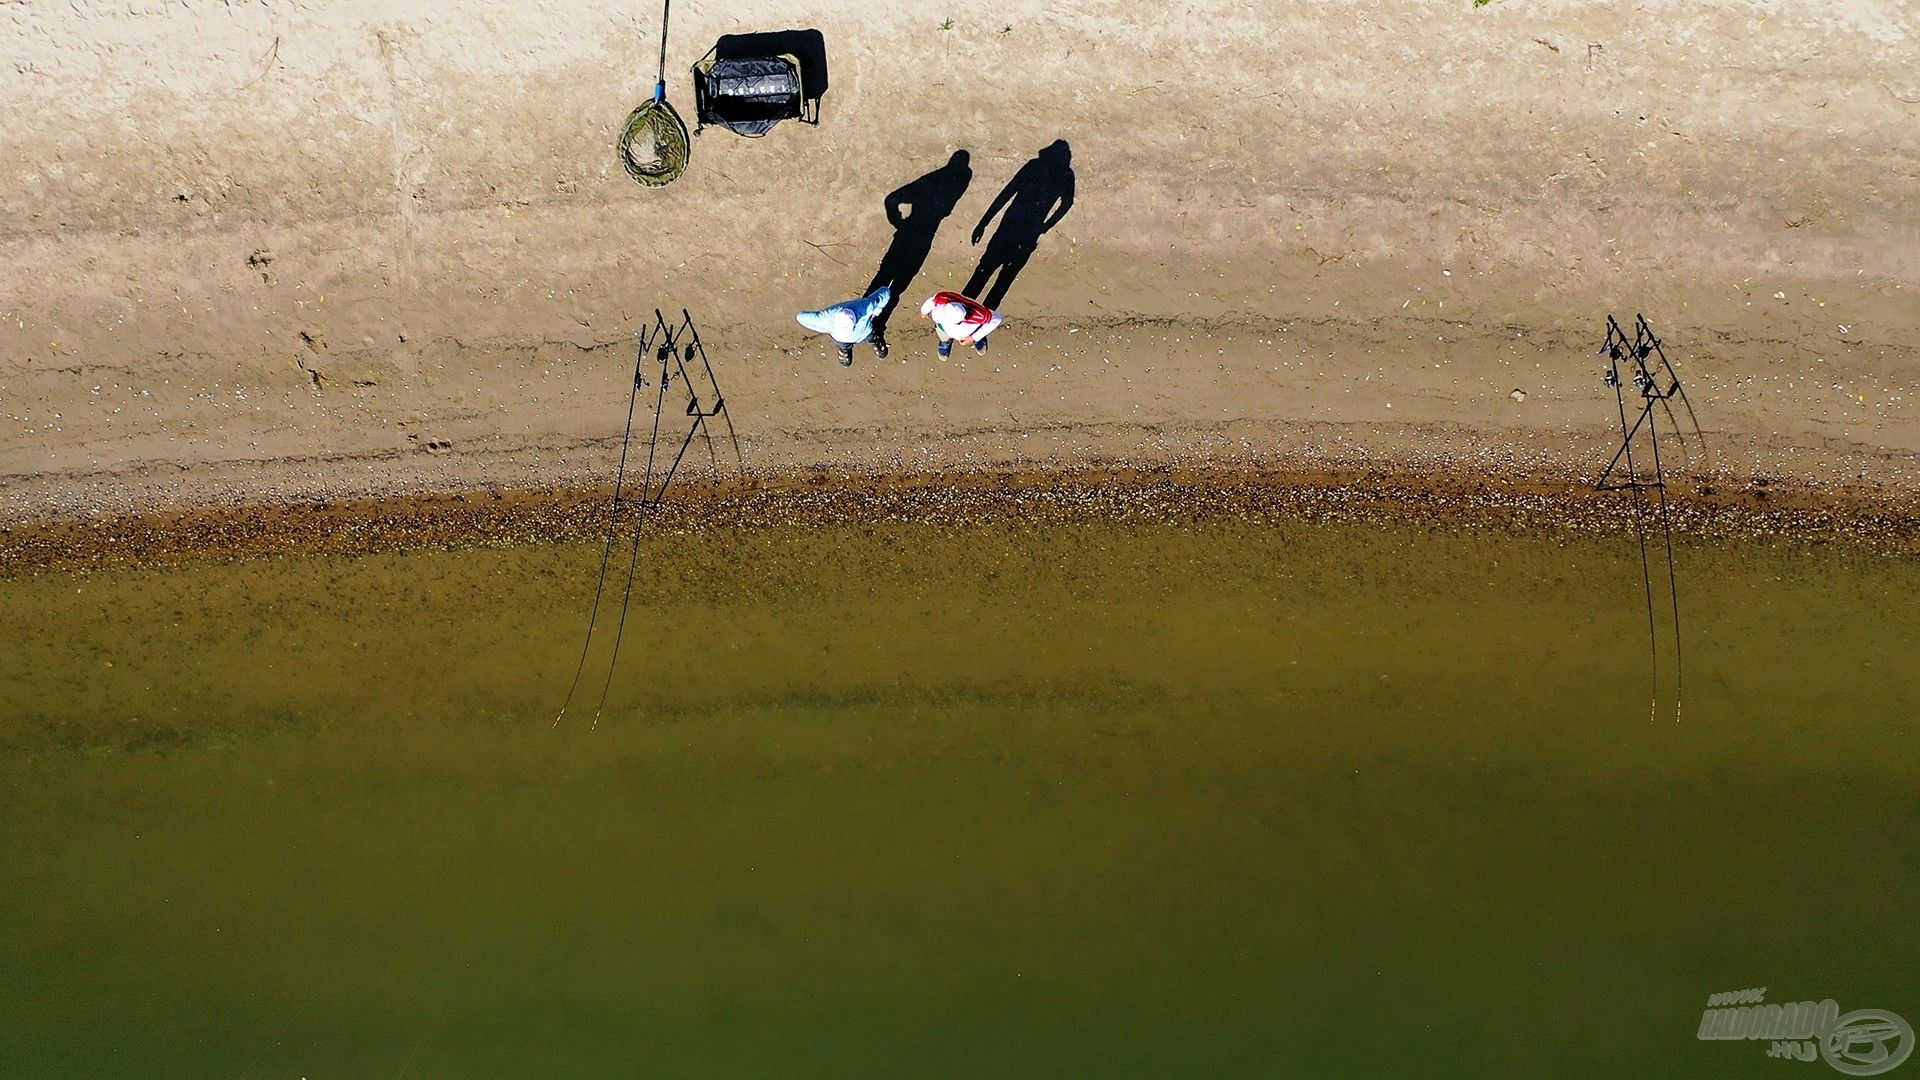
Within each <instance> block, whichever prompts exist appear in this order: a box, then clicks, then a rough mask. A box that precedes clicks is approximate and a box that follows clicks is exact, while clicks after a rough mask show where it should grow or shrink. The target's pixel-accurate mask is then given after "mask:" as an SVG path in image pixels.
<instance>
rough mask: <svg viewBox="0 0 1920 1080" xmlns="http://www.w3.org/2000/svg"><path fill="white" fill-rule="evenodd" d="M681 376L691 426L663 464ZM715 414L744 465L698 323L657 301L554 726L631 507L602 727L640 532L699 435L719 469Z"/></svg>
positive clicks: (589, 637) (583, 658) (596, 719)
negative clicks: (636, 445) (647, 416)
mask: <svg viewBox="0 0 1920 1080" xmlns="http://www.w3.org/2000/svg"><path fill="white" fill-rule="evenodd" d="M649 355H651V356H652V358H653V360H654V362H655V363H656V364H657V365H658V368H659V370H658V372H657V373H656V374H655V377H654V385H655V386H656V387H658V391H657V393H656V394H655V400H654V405H653V429H652V431H651V432H650V433H649V434H648V436H647V464H646V472H645V474H644V476H643V478H642V479H641V481H640V495H639V497H638V498H635V497H633V496H630V495H628V494H626V491H627V487H626V482H627V463H628V461H629V460H631V457H632V454H631V450H632V447H633V421H634V416H635V415H636V414H637V413H638V411H639V403H640V391H641V390H642V389H644V388H645V387H646V385H647V374H646V373H647V359H648V357H649ZM696 362H697V363H696ZM689 365H693V366H691V367H690V366H689ZM676 381H677V382H678V383H679V384H680V388H681V392H683V393H684V394H685V395H686V399H687V404H686V408H685V409H684V410H683V415H684V416H685V417H686V418H687V428H686V432H685V433H684V434H683V435H682V436H681V438H680V445H679V448H678V449H676V450H675V451H674V454H673V460H672V462H670V463H667V464H665V465H664V467H662V466H661V463H660V457H661V454H660V425H661V422H662V419H663V418H664V417H665V416H666V406H667V391H668V389H669V388H671V387H672V386H673V384H674V383H675V382H676ZM716 417H718V418H719V419H720V420H722V421H724V422H725V423H726V427H727V438H728V440H729V441H731V442H732V443H733V454H734V459H735V461H736V462H737V463H738V465H739V466H740V467H741V468H743V469H744V468H745V465H746V461H745V459H744V458H742V457H741V455H740V437H739V435H738V434H736V433H735V431H734V428H733V417H732V416H730V415H729V414H728V413H727V399H726V397H725V395H723V394H722V393H721V392H720V382H719V379H718V378H717V377H716V376H715V375H714V372H713V362H712V361H711V360H710V359H709V358H708V356H707V349H706V345H705V344H704V343H703V342H702V341H701V340H700V331H699V329H698V328H696V327H695V326H694V324H693V316H692V315H691V314H689V313H688V312H687V310H686V309H685V308H681V309H680V321H679V322H677V323H674V324H672V325H669V324H668V323H667V318H666V316H665V315H664V314H662V313H661V311H660V309H659V308H655V309H654V311H653V325H651V326H649V327H647V329H645V330H644V331H642V332H641V334H640V344H639V347H638V348H637V349H636V350H635V351H634V357H633V385H632V387H631V388H630V389H629V390H628V393H627V424H626V428H625V430H624V431H623V432H622V433H621V436H620V464H619V465H618V467H617V468H616V469H615V471H614V475H613V497H612V499H610V500H609V501H608V504H607V537H606V542H605V543H604V544H603V545H602V547H601V551H600V571H599V574H598V576H597V577H596V579H595V581H594V585H593V606H592V607H591V608H590V609H589V611H588V613H587V632H586V638H585V640H584V641H582V642H581V644H580V662H579V663H578V664H577V665H576V666H575V667H574V671H573V681H572V682H570V683H569V684H568V685H567V696H566V698H565V699H564V700H563V701H562V702H561V703H560V712H559V714H558V715H556V716H555V717H554V718H553V723H554V726H556V727H558V726H559V724H560V721H561V720H563V719H565V718H566V715H567V709H568V708H569V707H570V706H571V705H572V704H573V695H574V694H575V693H576V692H577V691H578V690H579V689H580V679H581V676H582V675H583V674H584V673H585V672H586V670H587V656H588V654H589V653H590V652H591V651H592V649H593V636H594V631H595V629H596V628H597V627H598V625H599V621H600V603H601V600H602V598H603V597H604V596H605V594H606V587H607V570H608V567H609V566H610V565H611V563H612V561H613V549H614V546H615V544H616V542H617V540H618V537H619V532H620V512H621V510H622V509H623V508H626V507H631V508H632V509H633V546H632V551H631V553H630V554H629V555H628V557H627V580H626V584H625V586H624V587H623V588H622V589H621V593H620V619H619V621H618V622H617V623H616V624H615V625H614V634H613V652H612V654H611V655H610V656H608V658H607V678H606V681H605V682H603V683H602V684H601V686H600V702H599V704H598V705H596V706H595V707H594V710H593V725H594V726H595V727H598V726H599V724H600V714H601V713H602V712H603V711H605V709H606V707H607V692H608V691H609V690H610V689H611V688H612V686H613V673H614V670H615V668H616V667H617V666H618V664H619V662H620V645H621V642H622V640H623V639H624V638H625V637H626V630H627V612H628V610H629V608H630V607H631V606H632V603H633V579H634V576H635V574H636V572H637V571H638V570H639V566H640V538H641V536H642V535H643V533H644V532H645V530H646V524H647V518H648V515H649V514H650V513H651V512H652V511H653V509H654V508H655V507H657V506H659V505H660V502H661V500H662V499H664V498H665V497H666V494H667V489H668V488H669V487H670V486H672V484H673V478H674V477H675V476H676V475H678V474H679V472H680V466H681V464H682V463H683V462H685V461H686V458H687V451H688V449H689V448H691V447H692V446H693V440H694V437H695V436H699V437H700V438H701V439H702V440H703V441H704V442H705V443H706V447H707V456H708V459H709V461H710V462H711V464H712V466H713V470H714V473H715V475H718V474H719V471H720V457H719V453H718V452H717V451H716V450H715V449H714V446H713V433H712V432H711V431H710V430H709V428H710V426H711V425H710V423H709V421H711V420H713V419H714V418H716ZM669 439H671V433H669Z"/></svg>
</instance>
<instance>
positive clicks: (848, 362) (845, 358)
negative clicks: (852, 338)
mask: <svg viewBox="0 0 1920 1080" xmlns="http://www.w3.org/2000/svg"><path fill="white" fill-rule="evenodd" d="M840 366H841V367H852V366H853V346H851V345H842V346H840Z"/></svg>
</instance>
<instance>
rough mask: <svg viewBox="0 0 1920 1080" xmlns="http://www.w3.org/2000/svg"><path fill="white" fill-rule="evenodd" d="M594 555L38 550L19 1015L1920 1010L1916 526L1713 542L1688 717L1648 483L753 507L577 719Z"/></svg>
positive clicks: (18, 688) (815, 1065)
mask: <svg viewBox="0 0 1920 1080" xmlns="http://www.w3.org/2000/svg"><path fill="white" fill-rule="evenodd" d="M597 555H598V550H597V547H593V546H587V545H577V546H566V547H526V548H516V549H491V550H475V551H463V552H454V553H448V552H429V553H420V554H413V555H405V556H380V557H364V558H357V559H344V560H332V561H320V560H310V561H297V560H281V561H264V562H252V563H244V564H238V565H208V566H197V567H189V568H181V569H172V570H164V571H141V572H131V571H127V572H113V573H97V574H92V575H84V576H51V577H40V578H33V579H25V580H16V581H11V582H0V618H4V619H5V621H6V624H7V625H8V626H9V627H11V628H12V629H11V631H10V633H11V635H12V638H11V643H10V644H9V645H8V646H7V647H6V649H5V651H4V652H0V809H3V810H4V826H0V830H3V831H0V1015H4V1016H5V1017H7V1023H6V1025H5V1026H4V1028H0V1057H3V1058H4V1060H5V1061H6V1062H8V1063H9V1064H8V1065H7V1066H6V1067H5V1068H4V1069H0V1071H4V1072H5V1073H6V1074H7V1075H21V1076H75V1077H82V1076H84V1077H106V1076H140V1077H154V1076H235V1077H238V1076H252V1077H270V1076H308V1077H312V1078H314V1080H321V1078H324V1077H363V1076H412V1077H425V1076H459V1077H483V1076H501V1077H519V1076H536V1075H537V1076H580V1077H597V1076H608V1075H706V1076H737V1075H792V1076H800V1075H833V1076H861V1075H866V1076H886V1077H894V1076H905V1075H931V1076H969V1077H971V1076H990V1075H1060V1074H1081V1075H1098V1076H1167V1075H1193V1076H1222V1075H1284V1074H1299V1075H1312V1076H1331V1075H1349V1076H1363V1075H1378V1076H1408V1075H1427V1076H1442V1075H1456V1076H1475V1077H1481V1076H1527V1077H1537V1076H1545V1075H1560V1076H1565V1075H1592V1076H1628V1075H1633V1076H1647V1075H1676V1076H1679V1075H1686V1076H1698V1075H1714V1076H1722V1075H1724V1076H1739V1075H1756V1076H1758V1075H1766V1076H1774V1075H1777V1074H1779V1073H1781V1072H1782V1071H1793V1072H1794V1073H1795V1075H1800V1074H1806V1075H1809V1076H1812V1075H1819V1074H1824V1073H1825V1072H1826V1071H1827V1070H1826V1066H1824V1065H1820V1064H1814V1065H1802V1064H1798V1063H1795V1064H1791V1065H1789V1064H1786V1063H1782V1062H1778V1061H1772V1060H1769V1059H1767V1058H1766V1057H1765V1056H1764V1048H1763V1044H1744V1043H1743V1044H1737V1045H1736V1044H1728V1043H1703V1042H1700V1041H1699V1040H1697V1039H1696V1038H1695V1029H1696V1027H1697V1026H1698V1023H1699V1018H1700V1011H1701V1008H1702V1006H1703V1005H1704V1003H1705V999H1706V997H1707V995H1709V994H1711V993H1715V992H1719V991H1726V990H1737V989H1742V988H1745V987H1750V986H1766V987H1769V988H1770V991H1769V993H1770V996H1769V999H1768V1000H1778V1001H1786V1000H1799V999H1803V998H1813V999H1819V998H1823V997H1834V998H1836V999H1837V1000H1838V1001H1839V1003H1840V1005H1841V1008H1842V1009H1843V1010H1847V1009H1854V1008H1863V1007H1876V1008H1884V1009H1891V1010H1893V1011H1895V1012H1898V1013H1901V1014H1902V1015H1905V1016H1906V1017H1908V1018H1909V1019H1910V1020H1916V1021H1920V976H1916V975H1915V973H1914V972H1915V967H1914V960H1915V957H1920V929H1916V926H1915V922H1914V918H1913V915H1914V913H1915V912H1916V911H1920V831H1917V830H1916V822H1917V821H1920V798H1917V797H1916V792H1920V764H1916V757H1915V754H1914V748H1915V744H1914V716H1915V714H1916V711H1920V710H1917V709H1916V705H1917V704H1920V667H1917V666H1916V663H1915V656H1916V655H1920V651H1917V650H1916V645H1917V644H1920V606H1917V605H1915V604H1914V603H1913V597H1914V596H1915V595H1916V587H1917V586H1920V567H1916V566H1915V564H1913V563H1912V562H1911V561H1898V560H1889V559H1878V558H1873V557H1868V556H1863V555H1859V554H1855V553H1849V552H1846V551H1841V550H1831V549H1830V550H1819V549H1798V548H1789V547H1784V546H1763V545H1744V546H1709V545H1704V544H1698V543H1694V544H1686V545H1684V546H1683V548H1682V551H1681V554H1680V569H1681V577H1682V588H1683V598H1684V600H1685V604H1686V607H1685V611H1686V615H1687V627H1686V635H1687V636H1686V640H1685V647H1686V662H1687V684H1686V693H1685V706H1684V711H1683V713H1682V718H1681V720H1680V721H1679V722H1677V723H1676V722H1675V720H1674V717H1673V715H1672V711H1671V703H1670V701H1663V703H1662V705H1661V711H1660V713H1659V715H1657V716H1654V717H1652V718H1650V717H1649V697H1650V694H1649V686H1648V680H1647V665H1648V650H1647V641H1646V625H1645V612H1644V609H1643V608H1642V607H1641V603H1642V601H1641V596H1640V579H1639V561H1638V556H1637V553H1636V552H1635V550H1634V549H1633V548H1632V547H1631V546H1630V545H1629V544H1628V543H1627V542H1626V541H1622V540H1620V539H1617V538H1597V539H1596V538H1569V537H1552V536H1544V535H1514V534H1509V533H1505V532H1501V531H1494V530H1462V531H1458V532H1432V531H1427V530H1424V529H1411V528H1408V529H1382V528H1379V527H1361V526H1331V525H1307V524H1302V523H1295V522H1279V523H1271V522H1269V523H1249V522H1233V521H1200V522H1194V523H1185V524H1178V525H1176V524H1169V523H1153V522H1135V523H1128V522H1118V523H1115V522H1108V523H1102V524H1089V525H1079V526H1064V525H1048V526H1018V525H1000V526H989V525H976V526H964V527H935V526H931V525H917V524H890V525H883V526H874V527H855V526H846V527H835V528H826V527H812V526H810V527H798V526H796V527H789V528H769V529H760V530H724V529H715V530H709V531H705V532H700V533H696V534H692V535H683V536H676V537H666V536H662V537H659V538H655V539H651V540H649V542H648V545H647V547H646V549H645V550H644V552H643V569H642V575H641V578H640V581H639V583H638V585H637V587H636V592H635V603H634V608H633V617H632V621H631V622H630V624H629V627H628V631H627V638H626V643H625V646H624V649H625V652H624V656H623V658H622V660H621V664H620V668H619V670H618V672H617V675H616V677H615V679H614V681H613V683H612V686H611V690H610V693H609V696H608V705H607V709H606V712H605V714H604V715H603V716H602V717H601V718H600V720H599V722H598V724H597V726H593V725H591V723H590V718H591V713H592V711H593V702H594V700H595V699H597V698H598V696H599V686H600V679H599V675H600V673H602V672H604V671H605V667H604V653H603V652H601V651H600V650H599V649H596V653H595V658H594V660H593V661H592V662H591V663H590V664H589V666H588V677H587V679H586V680H585V682H584V690H583V693H582V698H583V699H584V701H583V702H576V705H575V706H574V710H573V712H572V714H570V715H569V716H568V718H567V719H566V721H565V722H564V723H562V724H561V725H560V726H558V727H555V726H554V725H553V724H552V720H553V715H554V712H555V709H556V707H557V705H558V704H559V701H560V698H561V695H562V693H563V692H564V690H565V686H566V682H567V678H568V676H569V675H571V673H572V671H573V668H574V661H575V659H576V657H577V655H578V651H577V650H578V648H579V644H580V633H581V630H582V626H583V620H584V616H585V612H586V605H587V600H588V597H589V594H590V592H591V587H592V576H591V572H592V567H593V564H594V561H595V559H596V558H597ZM1668 656H1669V657H1670V654H1668ZM1665 675H1666V676H1667V677H1668V678H1670V676H1671V672H1670V671H1668V672H1666V673H1665ZM1663 681H1665V680H1663ZM1670 691H1671V685H1670V683H1668V685H1667V687H1666V692H1667V693H1668V694H1670ZM1916 1067H1920V1066H1912V1065H1909V1066H1906V1067H1905V1068H1916ZM1895 1075H1898V1074H1897V1073H1896V1074H1895Z"/></svg>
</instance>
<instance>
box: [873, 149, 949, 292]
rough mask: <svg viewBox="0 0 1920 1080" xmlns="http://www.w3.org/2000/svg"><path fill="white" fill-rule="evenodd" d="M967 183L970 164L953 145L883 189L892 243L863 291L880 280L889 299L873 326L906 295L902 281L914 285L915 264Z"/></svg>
mask: <svg viewBox="0 0 1920 1080" xmlns="http://www.w3.org/2000/svg"><path fill="white" fill-rule="evenodd" d="M972 182H973V169H972V168H971V167H969V166H968V164H967V152H966V151H965V150H955V151H954V152H953V157H951V158H949V159H947V163H946V164H945V165H942V166H940V167H939V168H937V169H935V170H933V171H932V172H930V173H928V174H926V175H925V176H922V177H920V178H919V179H917V180H911V181H908V182H907V183H906V184H903V185H901V186H900V187H898V188H895V189H894V190H893V191H891V192H888V193H887V203H886V206H887V224H889V225H892V226H893V243H891V244H889V245H887V253H886V254H885V255H882V256H881V257H880V268H879V269H878V270H875V271H874V272H873V281H872V282H871V283H869V284H868V285H867V293H868V294H869V295H871V294H872V292H873V290H875V289H878V288H879V287H880V286H882V285H885V286H887V287H888V288H890V289H892V290H893V299H892V300H889V301H888V302H887V306H886V308H885V310H883V311H881V312H880V314H879V315H878V316H876V317H875V318H874V323H875V325H877V326H880V327H882V328H884V327H885V326H886V325H887V319H888V317H889V316H891V315H892V314H893V309H894V308H895V307H897V306H899V304H900V298H901V297H903V296H905V295H906V293H907V286H909V285H911V284H913V279H914V278H915V277H917V276H919V274H920V268H921V267H923V266H925V265H926V264H927V256H928V255H929V254H930V253H931V252H932V251H933V235H934V233H936V232H938V231H939V229H940V223H941V222H943V221H945V220H946V219H947V216H948V215H950V214H952V213H953V208H954V207H955V206H957V205H959V203H960V196H962V195H964V194H966V191H967V185H968V184H970V183H972Z"/></svg>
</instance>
